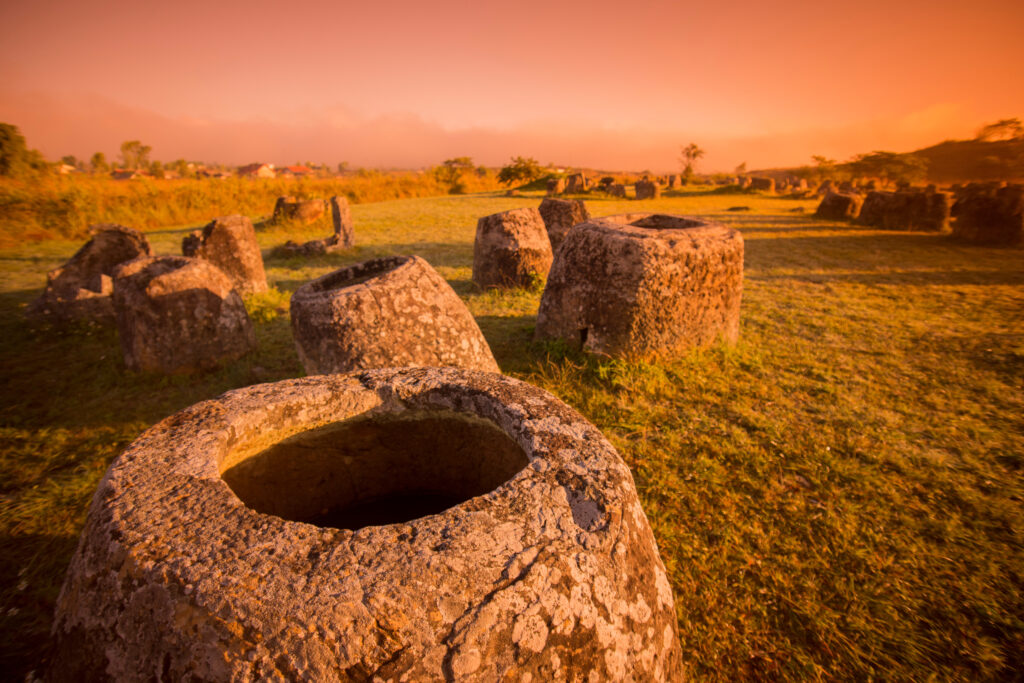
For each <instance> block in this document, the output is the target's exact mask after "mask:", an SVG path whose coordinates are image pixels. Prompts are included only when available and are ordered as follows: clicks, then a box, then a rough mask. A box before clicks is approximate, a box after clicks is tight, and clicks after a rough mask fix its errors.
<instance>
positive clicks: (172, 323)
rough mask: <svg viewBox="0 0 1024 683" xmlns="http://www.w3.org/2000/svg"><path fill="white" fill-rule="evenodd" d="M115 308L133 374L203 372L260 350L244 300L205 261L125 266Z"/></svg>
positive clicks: (176, 259)
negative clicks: (136, 371) (135, 371)
mask: <svg viewBox="0 0 1024 683" xmlns="http://www.w3.org/2000/svg"><path fill="white" fill-rule="evenodd" d="M114 308H115V311H116V313H117V328H118V332H119V333H120V336H121V349H122V351H123V352H124V362H125V365H126V366H127V367H128V369H129V370H146V371H153V372H163V373H177V372H191V371H194V370H205V369H209V368H213V367H216V366H217V365H219V364H221V363H222V362H224V361H227V360H233V359H235V358H238V357H240V356H243V355H245V354H246V353H248V352H249V351H251V350H252V349H254V348H255V347H256V337H255V333H254V332H253V328H252V322H251V321H250V320H249V316H248V314H247V313H246V312H245V304H243V303H242V297H241V296H239V294H238V291H237V290H236V289H235V288H234V285H233V284H232V282H231V280H230V279H229V278H228V276H227V275H225V274H224V273H223V272H221V270H220V269H219V268H217V267H216V266H215V265H213V264H212V263H210V262H209V261H204V260H202V259H194V258H187V257H184V256H158V257H153V258H145V259H137V260H135V261H129V262H128V263H125V264H123V265H121V266H120V267H119V268H118V269H117V271H116V272H115V273H114Z"/></svg>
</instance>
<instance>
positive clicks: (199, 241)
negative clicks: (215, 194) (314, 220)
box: [181, 216, 267, 296]
mask: <svg viewBox="0 0 1024 683" xmlns="http://www.w3.org/2000/svg"><path fill="white" fill-rule="evenodd" d="M181 253H182V254H183V255H185V256H192V257H195V258H201V259H205V260H207V261H209V262H210V263H212V264H213V265H215V266H217V267H218V268H220V269H221V270H222V271H224V274H225V275H227V276H228V277H229V278H231V282H232V283H234V285H235V289H237V290H238V293H239V294H242V295H243V296H244V295H246V294H255V293H257V292H265V291H267V274H266V271H264V269H263V254H262V253H261V252H260V245H259V242H257V241H256V230H255V229H254V228H253V225H252V221H251V220H249V218H248V217H247V216H221V217H219V218H214V219H213V220H212V221H210V223H209V224H207V226H206V227H204V228H203V229H202V230H196V231H194V232H192V233H191V234H190V235H187V236H186V237H185V238H184V239H183V240H182V241H181Z"/></svg>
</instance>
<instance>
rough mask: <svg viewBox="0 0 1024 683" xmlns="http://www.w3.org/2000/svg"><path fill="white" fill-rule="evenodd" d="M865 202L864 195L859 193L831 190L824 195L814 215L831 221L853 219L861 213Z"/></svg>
mask: <svg viewBox="0 0 1024 683" xmlns="http://www.w3.org/2000/svg"><path fill="white" fill-rule="evenodd" d="M863 204H864V197H862V196H861V195H859V194H843V193H841V192H829V193H827V194H826V195H825V196H824V197H822V199H821V203H820V204H818V208H817V209H816V210H815V212H814V217H815V218H823V219H825V220H829V221H845V220H853V219H855V218H857V216H859V215H860V208H861V206H863Z"/></svg>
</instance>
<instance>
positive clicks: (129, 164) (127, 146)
mask: <svg viewBox="0 0 1024 683" xmlns="http://www.w3.org/2000/svg"><path fill="white" fill-rule="evenodd" d="M152 151H153V148H152V147H150V146H149V145H144V144H142V143H141V142H139V141H138V140H128V141H126V142H122V143H121V162H122V163H123V164H124V167H125V168H130V169H141V168H145V167H146V166H148V165H149V153H150V152H152Z"/></svg>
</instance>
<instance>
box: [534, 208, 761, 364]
mask: <svg viewBox="0 0 1024 683" xmlns="http://www.w3.org/2000/svg"><path fill="white" fill-rule="evenodd" d="M742 293H743V237H742V236H741V235H740V233H739V232H738V231H736V230H733V229H732V228H729V227H726V226H725V225H722V224H721V223H714V222H710V221H705V220H702V219H699V218H693V217H684V216H668V215H662V214H645V213H639V214H622V215H618V216H609V217H607V218H597V219H592V220H590V221H588V222H586V223H583V224H581V225H577V226H576V227H574V228H573V229H572V230H571V231H570V232H569V233H568V234H567V235H566V239H565V241H564V242H563V243H562V246H561V248H559V250H558V254H557V257H556V259H555V262H554V264H553V265H552V267H551V272H550V273H549V275H548V281H547V285H546V287H545V288H544V294H543V295H542V296H541V302H540V310H539V312H538V314H537V331H536V336H537V338H538V339H555V338H558V339H564V340H565V341H567V342H568V343H569V344H572V345H574V346H576V347H583V348H584V349H587V350H590V351H595V352H598V353H604V354H608V355H613V356H631V355H637V356H643V355H649V354H660V355H672V354H674V353H679V352H683V351H685V350H687V349H690V348H693V347H696V346H705V345H708V344H711V343H713V342H715V341H716V340H718V339H723V340H725V341H727V342H732V341H735V340H736V339H737V337H738V336H739V324H740V299H741V298H742Z"/></svg>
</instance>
